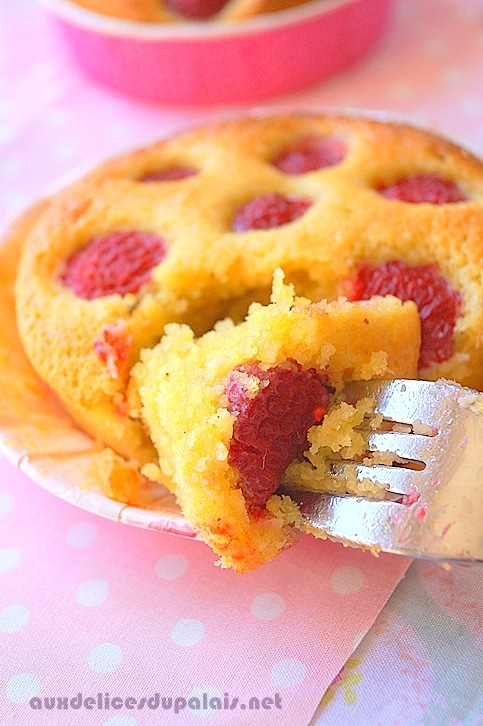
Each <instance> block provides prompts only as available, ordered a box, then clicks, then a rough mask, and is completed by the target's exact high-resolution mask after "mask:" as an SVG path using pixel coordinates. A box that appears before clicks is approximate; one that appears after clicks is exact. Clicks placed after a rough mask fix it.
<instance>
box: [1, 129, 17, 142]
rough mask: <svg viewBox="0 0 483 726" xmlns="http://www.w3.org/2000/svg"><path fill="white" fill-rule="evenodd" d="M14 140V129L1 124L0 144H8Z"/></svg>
mask: <svg viewBox="0 0 483 726" xmlns="http://www.w3.org/2000/svg"><path fill="white" fill-rule="evenodd" d="M14 138H15V129H14V127H13V126H8V125H7V124H3V126H0V144H8V143H9V142H10V141H13V139H14Z"/></svg>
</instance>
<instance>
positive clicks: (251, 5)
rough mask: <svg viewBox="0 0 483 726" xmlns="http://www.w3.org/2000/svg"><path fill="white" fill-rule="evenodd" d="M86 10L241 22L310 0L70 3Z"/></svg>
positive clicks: (161, 19)
mask: <svg viewBox="0 0 483 726" xmlns="http://www.w3.org/2000/svg"><path fill="white" fill-rule="evenodd" d="M70 2H73V3H74V4H76V5H79V6H80V7H82V8H85V9H86V10H91V11H93V12H96V13H100V14H101V15H107V16H110V17H114V18H122V19H124V20H134V21H137V22H144V23H176V22H177V23H179V22H183V21H187V20H189V21H193V20H195V21H206V20H214V21H218V22H224V21H225V22H226V21H238V20H245V19H248V18H251V17H256V16H258V15H263V14H265V13H273V12H278V11H279V10H286V9H288V8H292V7H296V6H298V5H302V4H305V3H307V2H310V0H70Z"/></svg>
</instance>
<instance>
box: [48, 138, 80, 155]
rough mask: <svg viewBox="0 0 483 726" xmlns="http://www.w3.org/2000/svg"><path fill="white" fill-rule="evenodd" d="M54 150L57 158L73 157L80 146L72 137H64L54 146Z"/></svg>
mask: <svg viewBox="0 0 483 726" xmlns="http://www.w3.org/2000/svg"><path fill="white" fill-rule="evenodd" d="M52 151H53V154H54V156H55V157H56V158H57V159H62V160H64V159H72V158H73V157H74V156H76V155H77V154H78V152H79V146H78V144H77V143H76V142H75V141H73V140H72V139H63V140H61V141H58V142H57V144H56V145H55V146H53V147H52Z"/></svg>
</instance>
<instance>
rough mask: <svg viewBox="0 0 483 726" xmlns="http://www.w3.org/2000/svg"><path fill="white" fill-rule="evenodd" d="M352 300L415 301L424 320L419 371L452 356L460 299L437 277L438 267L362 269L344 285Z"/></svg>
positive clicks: (400, 265) (392, 265)
mask: <svg viewBox="0 0 483 726" xmlns="http://www.w3.org/2000/svg"><path fill="white" fill-rule="evenodd" d="M343 289H344V292H345V294H347V297H348V298H349V300H368V299H369V298H371V297H373V296H374V295H395V296H396V297H398V298H399V299H400V300H403V301H405V300H413V301H414V302H415V303H416V305H417V307H418V310H419V317H420V318H421V338H422V340H421V353H420V357H419V368H426V367H427V366H429V365H430V364H431V363H441V361H444V360H447V358H450V357H451V355H452V354H453V328H454V326H455V323H456V318H457V316H458V314H459V311H460V308H461V295H460V293H459V292H457V291H456V290H453V288H452V287H451V285H450V284H449V282H448V281H447V280H445V278H444V277H441V275H440V274H439V273H438V267H437V265H421V266H414V267H412V266H410V265H406V264H405V263H404V262H401V261H400V260H392V261H390V262H386V263H384V264H383V265H379V266H371V265H361V266H360V267H359V269H358V271H357V274H356V275H355V276H354V277H353V278H350V279H349V280H346V281H345V283H343Z"/></svg>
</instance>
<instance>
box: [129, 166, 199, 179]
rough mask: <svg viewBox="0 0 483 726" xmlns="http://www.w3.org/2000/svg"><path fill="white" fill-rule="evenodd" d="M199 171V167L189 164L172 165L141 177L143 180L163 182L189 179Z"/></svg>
mask: <svg viewBox="0 0 483 726" xmlns="http://www.w3.org/2000/svg"><path fill="white" fill-rule="evenodd" d="M197 173H198V170H197V169H193V168H192V167H188V166H171V167H170V168H169V169H163V171H152V172H150V173H149V174H145V175H144V176H143V177H141V179H140V181H142V182H163V181H178V180H179V179H187V178H188V177H190V176H195V174H197Z"/></svg>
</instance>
